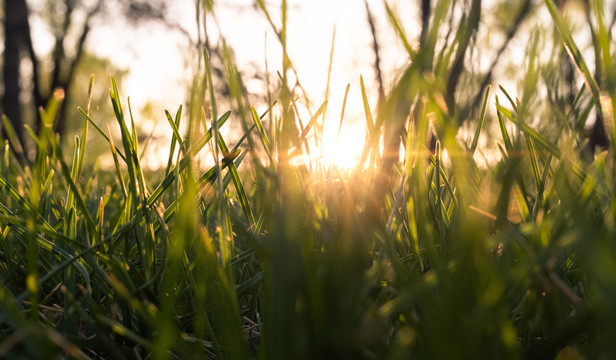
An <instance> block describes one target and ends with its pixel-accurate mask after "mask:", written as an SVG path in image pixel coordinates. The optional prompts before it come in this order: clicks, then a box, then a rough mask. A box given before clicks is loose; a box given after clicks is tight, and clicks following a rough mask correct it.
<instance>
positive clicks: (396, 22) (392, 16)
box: [383, 1, 416, 61]
mask: <svg viewBox="0 0 616 360" xmlns="http://www.w3.org/2000/svg"><path fill="white" fill-rule="evenodd" d="M383 3H384V4H385V10H386V11H387V18H388V19H389V22H390V24H391V25H392V27H393V28H394V30H395V32H396V35H397V37H398V39H399V40H400V41H401V42H402V45H404V49H405V50H406V52H407V53H408V55H409V57H410V58H411V61H413V60H414V58H415V56H416V53H415V50H413V48H412V47H411V44H410V43H409V41H408V39H407V37H406V32H405V31H404V27H403V26H402V22H400V19H399V18H398V14H397V12H396V11H394V10H392V9H391V7H390V6H389V4H388V3H387V1H384V2H383Z"/></svg>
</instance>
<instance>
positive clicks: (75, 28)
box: [2, 0, 181, 144]
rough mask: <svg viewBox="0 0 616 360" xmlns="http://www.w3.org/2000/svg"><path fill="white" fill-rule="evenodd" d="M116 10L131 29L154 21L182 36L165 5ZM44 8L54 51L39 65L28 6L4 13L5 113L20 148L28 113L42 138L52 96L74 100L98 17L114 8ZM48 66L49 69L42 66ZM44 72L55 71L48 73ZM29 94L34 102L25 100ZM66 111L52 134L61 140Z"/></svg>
mask: <svg viewBox="0 0 616 360" xmlns="http://www.w3.org/2000/svg"><path fill="white" fill-rule="evenodd" d="M115 5H117V6H116V8H118V7H119V8H120V9H121V11H122V15H123V16H125V17H126V18H128V19H130V20H131V21H130V23H132V24H137V23H140V22H142V21H150V20H153V21H158V22H162V23H164V24H165V25H168V26H170V27H172V28H174V29H176V30H178V29H180V30H181V28H180V27H179V26H178V25H175V24H171V23H170V22H168V21H167V19H166V18H165V15H164V14H165V2H164V1H163V0H159V1H149V2H146V1H143V0H116V2H115ZM43 8H44V9H45V10H44V11H43V12H41V15H42V17H43V18H45V20H46V22H47V24H48V26H49V28H50V29H51V33H52V35H53V37H54V46H53V49H52V51H51V54H45V55H43V57H42V58H41V59H43V60H42V61H40V60H39V57H38V56H37V54H36V53H35V51H34V47H33V39H32V36H31V31H30V20H29V18H30V16H32V14H31V12H30V9H29V8H28V4H27V1H26V0H4V12H5V14H11V16H5V19H4V30H5V34H4V35H5V36H4V42H5V48H4V64H3V74H4V79H3V81H4V94H3V97H2V111H3V112H4V114H6V116H7V117H8V118H9V119H10V121H11V124H12V125H13V127H14V129H15V132H16V135H17V137H18V140H19V141H20V143H21V144H24V140H25V139H24V132H23V126H24V125H25V124H27V123H28V122H29V121H28V120H27V116H26V115H27V113H28V111H25V110H30V113H34V116H33V119H32V120H30V121H31V124H30V125H31V126H32V128H33V129H34V131H35V132H38V131H39V128H40V124H41V119H40V117H39V115H38V111H37V109H38V108H39V107H43V106H45V104H46V103H47V102H48V100H49V98H50V96H53V93H54V89H56V88H61V89H62V90H63V92H64V95H65V97H67V98H70V96H71V95H72V88H73V83H74V80H75V74H76V71H77V66H78V64H79V63H80V61H81V60H82V59H83V56H84V52H85V44H86V41H87V39H88V36H89V34H90V31H91V29H92V24H93V21H94V19H95V18H97V17H104V16H106V15H107V14H108V13H109V8H111V6H110V2H104V1H103V0H90V1H88V0H47V1H46V2H45V6H44V7H43ZM69 34H72V35H76V36H69ZM73 39H74V40H73ZM23 61H29V62H30V63H31V68H32V71H31V72H30V73H28V74H25V73H23V72H22V71H21V69H22V67H21V64H22V62H23ZM45 62H46V63H49V64H50V66H45V67H43V66H41V63H45ZM44 68H49V69H50V70H49V71H47V72H45V71H44ZM24 79H26V80H27V83H30V84H31V86H30V88H29V89H24V88H22V83H23V82H24V81H23V80H24ZM28 90H29V91H31V94H30V95H31V96H28V97H24V96H22V95H23V94H24V93H25V92H26V91H28ZM23 98H30V99H31V101H30V102H29V103H25V102H24V101H23ZM29 106H30V108H29ZM67 109H68V106H66V104H64V105H61V107H60V109H59V111H58V116H57V119H56V121H55V123H54V128H53V130H54V132H56V133H58V134H60V135H62V134H63V133H64V132H65V129H66V122H67ZM33 110H34V111H33Z"/></svg>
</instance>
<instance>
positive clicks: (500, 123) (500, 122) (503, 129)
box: [494, 95, 513, 154]
mask: <svg viewBox="0 0 616 360" xmlns="http://www.w3.org/2000/svg"><path fill="white" fill-rule="evenodd" d="M494 98H495V99H496V117H497V118H498V126H499V127H500V131H501V136H502V138H503V142H504V143H505V149H506V150H507V154H510V153H511V151H513V145H512V144H511V139H510V138H509V133H508V132H507V127H506V126H505V121H504V120H503V116H502V114H501V111H500V109H503V110H506V109H504V108H502V107H501V106H500V105H499V102H498V96H497V95H494Z"/></svg>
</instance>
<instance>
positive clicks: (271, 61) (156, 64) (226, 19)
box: [32, 0, 549, 162]
mask: <svg viewBox="0 0 616 360" xmlns="http://www.w3.org/2000/svg"><path fill="white" fill-rule="evenodd" d="M36 1H37V0H32V2H33V3H35V2H36ZM215 3H216V4H217V7H216V14H217V20H218V23H217V24H214V23H213V22H211V21H210V22H209V23H208V26H209V29H208V31H209V35H210V39H211V40H212V41H216V40H217V39H218V38H219V36H221V35H222V36H224V38H225V39H226V41H227V43H228V44H229V45H230V46H231V47H232V48H233V49H234V51H235V55H236V61H237V64H238V66H239V68H240V69H247V68H250V67H251V66H253V65H255V64H256V66H257V67H259V68H260V69H264V68H265V59H266V58H267V61H268V67H269V71H270V74H272V76H273V75H274V74H275V72H276V71H278V70H280V69H281V57H282V56H281V47H280V44H279V43H278V40H277V39H276V37H275V35H274V32H273V31H272V29H271V27H270V25H269V24H268V23H267V21H266V19H265V16H264V15H263V14H262V12H261V11H259V10H256V9H255V8H254V6H253V4H254V0H227V1H222V2H221V1H217V2H215ZM266 3H268V5H269V10H270V11H271V15H272V18H273V21H274V22H275V23H276V24H277V26H280V25H279V24H280V15H279V6H280V5H279V3H280V1H279V0H276V1H273V0H272V1H266ZM388 3H389V4H390V6H392V8H394V9H395V10H397V13H398V14H399V17H400V18H401V19H402V20H403V21H402V22H403V25H404V26H406V29H405V30H406V33H407V35H408V37H409V39H411V41H413V40H416V39H417V38H418V35H419V31H420V30H419V24H420V20H419V9H418V8H417V6H416V5H417V3H418V2H416V1H403V0H388ZM288 4H289V12H288V51H289V55H290V57H291V60H292V61H293V64H294V66H295V68H296V69H297V71H298V73H299V78H300V81H301V83H302V85H303V86H304V88H306V90H307V92H308V94H309V96H310V100H311V102H312V106H313V107H312V111H315V110H316V108H317V107H318V106H319V105H320V104H321V103H322V102H323V101H324V100H325V88H326V81H327V67H328V64H329V53H330V49H331V41H332V34H333V31H334V28H335V29H336V41H335V50H334V62H333V66H332V78H331V83H330V95H329V99H328V100H329V106H328V113H327V114H328V117H327V119H326V130H325V137H326V139H325V143H327V144H329V145H328V146H329V148H327V149H324V152H325V153H328V154H334V153H335V154H338V157H340V158H344V159H349V158H354V157H355V156H356V154H357V153H358V152H359V151H360V149H361V147H362V145H363V140H364V128H363V122H364V119H363V107H362V101H361V94H360V85H359V77H360V75H362V76H363V78H364V81H365V84H366V87H367V90H368V93H369V98H370V101H371V106H372V108H374V106H375V102H376V89H377V85H376V82H375V74H374V68H373V65H374V53H373V49H372V37H371V34H370V30H369V26H368V23H367V14H366V8H365V5H364V1H362V0H335V1H331V0H311V1H301V0H288ZM368 4H369V6H370V9H371V10H372V13H373V16H374V20H375V22H376V25H377V36H378V41H379V45H380V51H381V61H382V64H381V66H382V70H383V74H384V77H385V86H386V88H387V87H388V86H389V84H391V81H392V80H393V78H395V77H396V75H397V74H398V73H399V70H400V69H402V67H403V66H404V65H405V64H407V61H408V59H407V56H406V55H405V53H404V51H403V48H402V46H401V44H400V43H399V42H398V40H397V37H396V35H395V34H394V32H393V31H392V28H391V26H390V25H389V22H388V20H387V17H386V15H385V9H384V5H383V1H382V0H368ZM167 5H168V13H167V14H166V15H167V18H168V20H169V21H171V22H173V23H176V24H179V25H180V26H181V27H182V28H183V29H184V30H186V31H187V32H188V33H189V34H191V36H192V38H193V40H194V39H196V38H197V35H196V34H197V24H196V21H195V4H194V0H173V1H168V2H167ZM544 15H546V14H544ZM118 18H119V17H118ZM119 19H121V18H119ZM545 20H546V23H548V24H549V18H546V19H545ZM106 21H108V20H106ZM124 22H125V20H124V19H121V20H119V21H112V22H107V23H102V24H101V23H100V22H99V23H97V24H95V27H94V28H93V31H92V32H91V35H90V38H89V40H88V49H89V50H90V51H94V52H95V53H96V54H98V55H99V56H102V57H108V58H110V59H111V60H112V61H113V62H114V63H116V64H117V65H118V67H119V68H126V69H130V73H129V75H128V78H126V79H125V81H124V83H123V86H122V88H121V89H120V92H121V94H122V95H123V96H124V97H126V96H130V97H131V102H132V104H133V109H134V110H136V111H138V109H140V108H141V107H142V105H144V104H145V103H146V102H148V101H152V104H153V105H154V109H153V110H154V114H160V117H158V118H157V119H156V126H157V132H158V129H160V132H161V133H162V134H163V135H164V136H169V134H170V131H168V130H169V129H168V124H167V122H166V120H165V118H164V113H163V110H164V109H169V110H170V111H172V112H174V111H175V109H177V107H178V106H179V105H180V104H182V103H184V102H185V100H186V93H187V84H188V82H189V80H190V77H191V75H192V70H193V69H192V65H190V64H191V63H190V61H187V59H191V56H194V53H191V51H195V49H191V48H190V45H189V42H188V40H187V38H186V36H185V35H183V34H182V33H180V32H178V31H173V30H170V29H169V28H167V27H164V26H162V25H160V24H156V23H150V24H142V25H139V26H138V27H133V26H129V25H127V24H126V23H124ZM33 25H34V27H35V28H36V26H37V24H33ZM489 25H490V24H487V23H486V24H484V27H483V28H481V30H482V31H486V30H485V27H486V26H489ZM39 26H40V24H39ZM486 36H487V38H488V39H489V41H490V42H493V41H494V38H495V37H496V36H495V37H490V36H489V34H486ZM518 37H519V36H518ZM48 40H50V41H49V42H46V41H44V39H43V41H37V42H35V45H38V46H45V45H44V44H45V43H48V44H52V39H48ZM501 41H502V39H501V38H498V37H496V44H493V45H494V46H499V45H500V43H501ZM527 42H528V41H527V39H526V38H522V37H519V38H517V39H516V40H515V41H513V42H512V44H511V48H512V49H513V50H511V49H510V50H509V51H514V52H516V53H518V55H520V54H523V51H524V50H523V49H524V47H525V46H526V43H527ZM412 45H413V44H412ZM50 47H51V45H49V48H50ZM516 49H517V50H516ZM48 51H49V50H48V49H47V50H45V49H41V50H40V51H39V54H44V53H48ZM266 51H267V54H266V53H265V52H266ZM504 57H508V58H509V57H511V53H510V54H506V55H504ZM518 58H520V59H522V57H520V56H518ZM481 59H482V60H486V59H487V60H490V61H491V59H492V56H491V55H488V56H483V57H481ZM488 62H489V61H488ZM480 65H481V66H487V65H488V64H480ZM499 75H500V74H495V76H496V77H498V78H500V79H501V80H500V81H501V83H503V84H504V85H505V87H506V88H507V89H508V90H511V91H512V92H513V93H515V83H511V82H510V81H508V80H507V78H508V76H504V77H503V76H499ZM245 80H248V79H245ZM274 80H275V77H274ZM509 80H511V79H509ZM518 80H519V79H518ZM99 81H104V80H103V79H99ZM514 82H515V81H514ZM347 84H350V91H349V95H348V101H347V106H346V111H345V119H344V123H343V128H342V133H341V137H340V142H339V145H338V146H336V141H335V139H336V133H337V129H338V123H339V121H340V112H341V107H342V102H343V96H344V90H345V87H346V85H347ZM259 86H263V85H262V83H258V82H256V83H255V82H252V83H251V82H248V87H249V90H250V91H253V92H255V93H263V92H264V91H265V90H264V89H260V88H259ZM252 105H255V106H257V107H258V106H259V104H252ZM305 116H306V117H308V115H307V114H305ZM305 121H307V120H305ZM164 147H166V145H165V146H163V148H164ZM162 151H164V149H163V150H162ZM161 158H164V159H166V155H161ZM165 161H166V160H165ZM326 161H327V162H339V161H337V160H336V159H327V160H326Z"/></svg>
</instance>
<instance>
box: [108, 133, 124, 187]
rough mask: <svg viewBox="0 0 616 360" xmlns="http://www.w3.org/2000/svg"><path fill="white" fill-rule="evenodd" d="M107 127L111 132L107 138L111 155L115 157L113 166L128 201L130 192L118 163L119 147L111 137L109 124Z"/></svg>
mask: <svg viewBox="0 0 616 360" xmlns="http://www.w3.org/2000/svg"><path fill="white" fill-rule="evenodd" d="M106 125H107V131H108V132H109V137H107V139H108V140H109V146H110V148H111V155H112V157H113V164H114V166H115V170H116V175H117V176H118V182H119V183H120V188H121V189H122V194H123V195H124V199H127V198H128V192H127V190H126V184H125V182H124V176H122V169H120V162H119V161H118V156H117V155H118V152H117V147H116V146H115V145H114V143H113V138H112V137H111V129H110V128H109V123H106ZM120 155H121V154H120Z"/></svg>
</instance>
